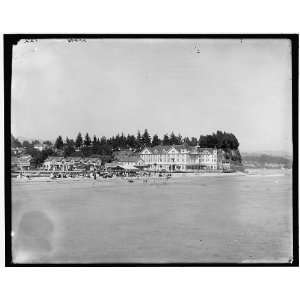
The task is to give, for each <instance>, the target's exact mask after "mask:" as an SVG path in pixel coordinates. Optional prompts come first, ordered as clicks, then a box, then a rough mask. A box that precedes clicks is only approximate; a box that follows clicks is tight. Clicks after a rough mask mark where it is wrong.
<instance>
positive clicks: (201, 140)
mask: <svg viewBox="0 0 300 300" xmlns="http://www.w3.org/2000/svg"><path fill="white" fill-rule="evenodd" d="M199 146H200V147H201V148H207V137H206V136H205V135H200V138H199Z"/></svg>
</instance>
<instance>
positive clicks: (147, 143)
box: [142, 129, 151, 147]
mask: <svg viewBox="0 0 300 300" xmlns="http://www.w3.org/2000/svg"><path fill="white" fill-rule="evenodd" d="M142 144H143V146H144V147H148V146H150V145H151V137H150V135H149V133H148V130H147V129H145V131H144V133H143V136H142Z"/></svg>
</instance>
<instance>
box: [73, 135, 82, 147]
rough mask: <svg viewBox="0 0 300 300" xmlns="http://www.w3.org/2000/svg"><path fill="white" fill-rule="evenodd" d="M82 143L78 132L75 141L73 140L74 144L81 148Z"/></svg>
mask: <svg viewBox="0 0 300 300" xmlns="http://www.w3.org/2000/svg"><path fill="white" fill-rule="evenodd" d="M82 143H83V140H82V135H81V133H80V132H79V133H78V135H77V138H76V141H75V146H76V147H77V148H81V146H82Z"/></svg>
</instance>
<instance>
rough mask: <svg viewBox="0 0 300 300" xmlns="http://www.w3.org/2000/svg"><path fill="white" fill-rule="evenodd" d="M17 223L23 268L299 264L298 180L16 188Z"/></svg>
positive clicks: (15, 241) (286, 176)
mask: <svg viewBox="0 0 300 300" xmlns="http://www.w3.org/2000/svg"><path fill="white" fill-rule="evenodd" d="M12 221H13V222H12V228H13V232H12V245H13V246H12V247H13V248H12V252H13V261H14V262H15V263H26V262H31V263H53V262H55V263H118V262H127V263H128V262H132V263H139V262H142V263H170V262H186V263H191V262H194V263H195V262H199V263H242V262H247V263H249V262H250V263H251V262H289V261H290V260H291V259H292V177H291V173H290V172H289V171H281V170H272V171H262V170H261V171H252V172H251V175H250V174H249V175H246V176H243V175H234V176H229V175H224V176H193V177H183V178H172V179H171V180H170V181H168V182H167V184H149V183H147V184H145V183H142V182H141V181H139V182H134V183H128V182H127V181H124V180H117V179H115V180H108V181H104V180H102V182H98V181H96V182H95V181H93V180H92V179H91V180H86V181H84V182H65V181H63V180H62V181H56V182H24V183H16V182H13V186H12Z"/></svg>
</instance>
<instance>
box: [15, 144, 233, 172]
mask: <svg viewBox="0 0 300 300" xmlns="http://www.w3.org/2000/svg"><path fill="white" fill-rule="evenodd" d="M16 160H17V164H19V167H21V169H28V168H30V157H29V156H28V155H27V156H26V157H25V158H24V157H23V158H21V157H20V158H18V159H15V163H16ZM101 166H102V167H103V166H105V167H106V168H113V167H116V166H119V167H123V168H127V169H143V170H149V171H155V172H197V171H200V170H208V171H217V170H223V169H229V168H230V163H229V161H226V160H225V159H224V152H223V151H222V150H221V149H212V148H200V147H192V146H187V145H173V146H155V147H146V148H144V149H143V150H142V151H141V152H139V153H136V152H133V151H129V150H124V151H116V152H114V153H113V161H112V162H110V163H106V164H104V163H103V161H102V159H101V156H100V155H98V156H92V157H85V158H82V157H79V156H70V157H62V156H49V157H48V158H47V159H46V160H45V161H44V163H43V165H42V169H43V170H47V171H55V170H60V171H72V170H82V169H85V170H94V169H99V168H100V167H101Z"/></svg>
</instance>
